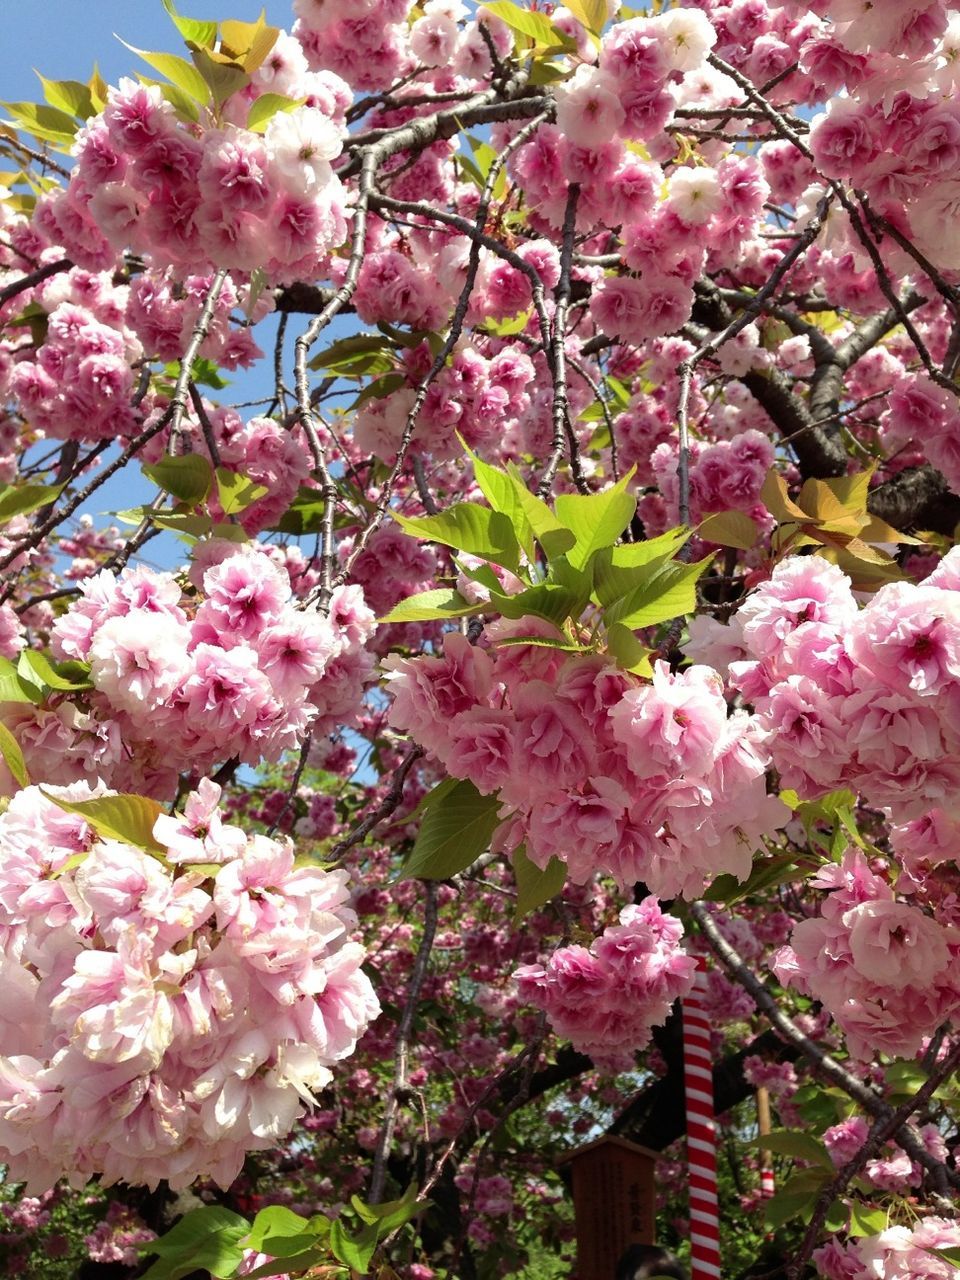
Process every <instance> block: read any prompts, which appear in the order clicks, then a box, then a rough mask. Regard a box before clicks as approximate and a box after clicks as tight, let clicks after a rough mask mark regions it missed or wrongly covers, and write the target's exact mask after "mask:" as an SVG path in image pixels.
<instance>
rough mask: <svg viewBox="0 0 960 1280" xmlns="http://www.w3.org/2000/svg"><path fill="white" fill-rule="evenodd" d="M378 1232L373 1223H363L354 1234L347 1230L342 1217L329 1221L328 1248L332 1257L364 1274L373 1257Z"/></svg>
mask: <svg viewBox="0 0 960 1280" xmlns="http://www.w3.org/2000/svg"><path fill="white" fill-rule="evenodd" d="M378 1239H379V1233H378V1231H377V1228H376V1226H375V1225H373V1224H371V1223H367V1224H365V1225H364V1226H363V1227H361V1228H360V1230H359V1231H358V1232H357V1233H356V1234H352V1233H351V1232H350V1231H348V1229H347V1226H346V1224H345V1223H344V1221H343V1219H342V1218H334V1220H333V1222H331V1223H330V1248H331V1250H332V1251H333V1255H334V1257H335V1258H336V1259H337V1260H338V1261H339V1262H342V1263H343V1264H344V1265H345V1266H347V1267H350V1268H351V1270H353V1271H356V1272H358V1273H359V1274H360V1275H362V1276H363V1275H366V1274H367V1269H368V1268H369V1266H370V1259H371V1258H372V1257H373V1255H374V1253H375V1251H376V1248H377V1240H378Z"/></svg>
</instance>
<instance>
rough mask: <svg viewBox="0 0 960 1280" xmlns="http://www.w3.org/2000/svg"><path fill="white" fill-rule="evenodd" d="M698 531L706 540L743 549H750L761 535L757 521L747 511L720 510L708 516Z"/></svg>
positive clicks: (722, 545)
mask: <svg viewBox="0 0 960 1280" xmlns="http://www.w3.org/2000/svg"><path fill="white" fill-rule="evenodd" d="M697 533H698V534H699V535H700V537H701V538H703V540H704V542H716V543H719V545H720V546H721V547H737V548H739V549H740V550H741V551H749V550H750V548H751V547H755V546H756V544H757V539H758V538H759V537H760V529H759V527H758V526H757V523H756V521H754V520H751V518H750V517H749V516H748V515H747V513H746V512H745V511H718V512H717V514H716V515H712V516H707V518H706V519H705V520H703V521H702V522H701V524H700V526H699V528H698V529H697Z"/></svg>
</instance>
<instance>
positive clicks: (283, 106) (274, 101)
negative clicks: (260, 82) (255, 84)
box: [247, 93, 306, 133]
mask: <svg viewBox="0 0 960 1280" xmlns="http://www.w3.org/2000/svg"><path fill="white" fill-rule="evenodd" d="M305 101H306V99H304V98H288V97H286V96H285V95H284V94H282V93H262V94H261V95H260V97H259V98H256V99H255V100H254V101H253V102H252V103H251V104H250V112H249V114H248V116H247V128H248V129H249V130H250V131H251V132H252V133H263V131H264V129H266V127H267V125H268V124H269V123H270V121H271V120H272V119H273V117H274V116H275V115H278V114H279V113H280V112H281V111H293V110H295V108H297V107H302V106H303V104H304V102H305Z"/></svg>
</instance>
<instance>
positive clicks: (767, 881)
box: [703, 853, 816, 907]
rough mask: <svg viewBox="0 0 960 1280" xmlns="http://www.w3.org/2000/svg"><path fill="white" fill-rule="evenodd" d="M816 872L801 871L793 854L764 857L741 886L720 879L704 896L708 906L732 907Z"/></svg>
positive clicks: (731, 879) (812, 868)
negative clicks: (711, 904)
mask: <svg viewBox="0 0 960 1280" xmlns="http://www.w3.org/2000/svg"><path fill="white" fill-rule="evenodd" d="M815 870H816V867H815V866H814V865H811V866H810V867H809V868H806V869H803V868H800V867H798V866H797V864H796V862H794V860H793V857H792V856H791V855H790V854H789V853H780V854H775V855H774V856H773V857H765V856H763V857H759V858H758V859H757V860H756V861H755V862H754V864H753V868H752V870H751V872H750V875H749V877H748V879H747V880H745V881H743V882H742V883H741V881H739V880H738V879H737V877H736V876H732V875H728V874H724V875H721V876H717V877H716V879H715V880H713V882H712V883H711V885H710V887H709V888H708V889H707V890H706V892H705V893H704V895H703V896H704V897H705V898H706V899H707V901H708V902H722V903H723V904H724V906H725V907H732V906H735V905H736V903H738V902H744V901H746V899H747V898H750V897H752V896H753V894H755V893H760V892H761V891H762V890H763V889H772V888H774V887H775V886H776V885H780V884H796V882H797V881H798V880H800V879H803V878H806V877H807V876H811V875H813V873H814V871H815Z"/></svg>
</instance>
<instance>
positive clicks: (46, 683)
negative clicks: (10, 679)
mask: <svg viewBox="0 0 960 1280" xmlns="http://www.w3.org/2000/svg"><path fill="white" fill-rule="evenodd" d="M17 674H18V675H19V676H20V678H21V679H22V680H25V681H26V682H27V683H28V684H32V685H34V686H35V687H38V688H40V689H42V690H43V692H44V693H46V691H47V690H48V689H57V690H61V691H66V692H71V693H72V692H76V691H77V690H83V689H92V688H93V681H92V680H91V679H90V667H89V666H88V665H87V663H85V662H58V663H57V664H56V665H54V664H53V663H52V662H51V661H50V659H49V658H48V657H47V656H46V654H43V653H40V652H39V651H38V650H37V649H24V651H23V652H22V653H21V654H20V658H19V661H18V662H17Z"/></svg>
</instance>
